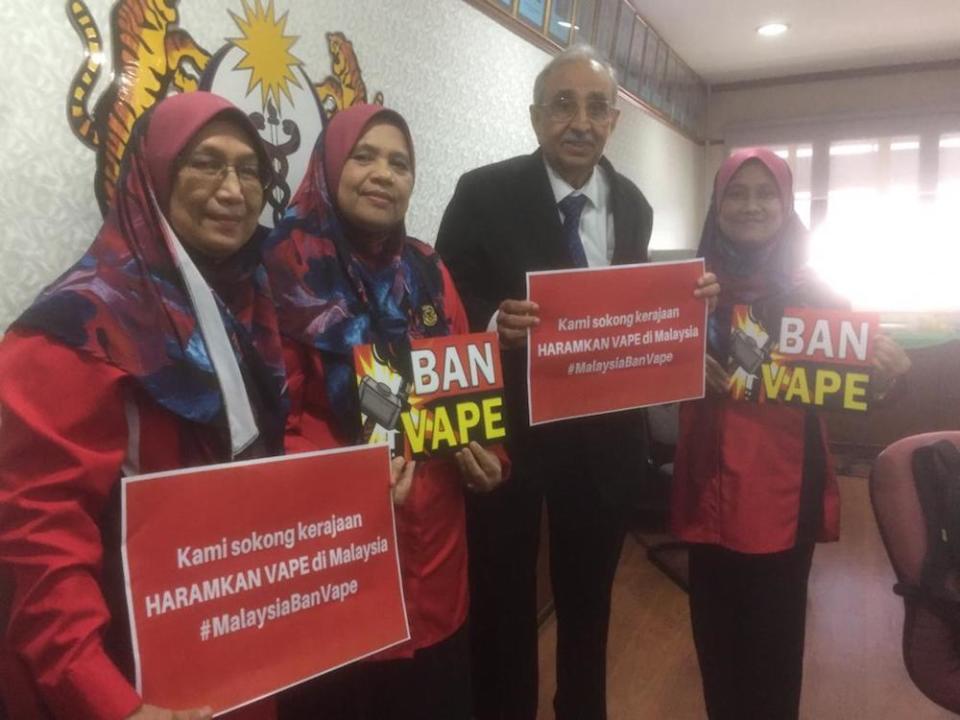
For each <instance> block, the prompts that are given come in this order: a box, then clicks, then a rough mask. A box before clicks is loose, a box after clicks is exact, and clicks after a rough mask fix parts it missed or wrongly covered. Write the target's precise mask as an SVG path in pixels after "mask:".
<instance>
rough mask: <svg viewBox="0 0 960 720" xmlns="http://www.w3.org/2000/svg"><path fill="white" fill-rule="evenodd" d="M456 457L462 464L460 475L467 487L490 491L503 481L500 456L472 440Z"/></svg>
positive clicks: (460, 464)
mask: <svg viewBox="0 0 960 720" xmlns="http://www.w3.org/2000/svg"><path fill="white" fill-rule="evenodd" d="M454 457H455V458H456V459H457V465H459V466H460V475H461V477H463V480H464V482H465V483H466V485H467V487H468V488H470V489H471V490H473V491H475V492H490V491H491V490H493V489H495V488H496V487H497V486H498V485H499V484H500V483H501V482H503V467H502V465H501V464H500V458H498V457H497V456H496V455H494V454H493V453H492V452H490V451H489V450H487V449H486V448H485V447H483V446H482V445H480V443H478V442H471V443H470V444H469V445H468V446H467V447H465V448H463V449H462V450H459V451H458V452H457V454H456V455H454Z"/></svg>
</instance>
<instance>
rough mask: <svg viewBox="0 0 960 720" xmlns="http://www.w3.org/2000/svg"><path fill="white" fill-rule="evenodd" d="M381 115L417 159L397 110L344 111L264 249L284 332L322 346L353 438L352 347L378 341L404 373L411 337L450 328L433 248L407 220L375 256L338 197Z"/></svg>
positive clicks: (335, 404)
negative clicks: (410, 232) (351, 160)
mask: <svg viewBox="0 0 960 720" xmlns="http://www.w3.org/2000/svg"><path fill="white" fill-rule="evenodd" d="M380 119H383V120H386V121H387V122H390V123H392V124H394V125H396V126H397V127H398V128H400V130H401V131H402V132H403V134H404V135H405V137H406V139H407V144H408V146H409V148H410V155H411V160H412V158H413V143H412V141H411V138H410V131H409V128H408V127H407V124H406V122H405V121H404V120H403V118H402V117H401V116H400V115H399V114H398V113H396V112H394V111H392V110H386V109H384V108H381V107H378V106H376V105H355V106H353V107H351V108H349V109H347V110H342V111H340V112H339V113H337V114H336V116H334V118H333V120H331V122H330V124H329V125H328V126H327V128H326V130H325V131H324V133H323V135H321V137H320V138H319V139H318V140H317V144H316V146H315V147H314V151H313V154H312V156H311V158H310V164H309V166H308V168H307V173H306V175H305V176H304V179H303V182H302V183H301V185H300V188H299V189H298V190H297V193H296V195H295V196H294V198H293V201H292V202H291V205H290V207H289V209H288V210H287V213H286V215H285V217H284V219H283V220H282V222H281V223H280V224H279V225H278V226H277V228H276V229H275V230H274V231H273V233H272V234H271V235H270V237H269V238H268V240H267V245H266V249H265V261H266V264H267V268H268V270H269V272H270V284H271V287H272V288H273V292H274V296H275V298H276V301H277V305H278V313H279V318H280V331H281V333H282V334H283V335H284V336H286V337H289V338H291V339H293V340H295V341H297V342H299V343H302V344H303V345H305V346H307V347H308V348H312V349H315V350H318V351H320V353H321V358H322V362H323V369H324V382H325V386H326V394H327V399H328V402H329V403H330V407H331V409H332V410H333V414H334V416H335V418H336V422H337V426H338V427H337V431H338V435H339V436H340V437H341V438H343V439H344V440H346V441H353V440H354V439H355V438H356V437H357V435H358V433H359V431H360V409H359V402H358V398H357V391H356V383H355V379H354V375H355V373H354V367H353V347H354V346H355V345H362V344H367V343H373V344H375V345H376V346H377V350H378V352H379V353H380V355H381V356H382V357H385V358H388V359H389V360H390V362H391V364H393V365H394V367H397V368H398V369H400V371H401V373H405V372H409V368H405V367H404V366H405V364H408V360H409V358H408V356H409V349H410V339H411V338H418V337H433V336H440V335H447V334H449V329H448V328H447V324H446V320H445V315H444V312H443V283H442V278H441V275H440V272H439V268H438V265H437V262H438V259H437V256H436V255H435V254H434V252H433V248H431V247H430V246H429V245H426V244H424V243H421V242H419V241H417V240H414V239H413V238H410V237H407V235H406V231H405V229H404V227H403V224H402V223H401V224H400V225H398V227H396V228H395V229H394V231H393V232H391V233H390V234H389V236H388V237H387V239H386V242H385V243H384V246H383V249H382V251H381V252H379V253H378V254H377V256H376V257H370V256H369V255H368V254H364V252H363V250H362V249H361V247H360V246H359V244H358V243H355V242H353V241H352V240H353V238H355V237H356V232H357V231H356V230H355V229H354V228H353V227H352V226H351V225H350V224H349V223H348V222H346V220H345V219H344V218H343V217H341V215H340V210H339V208H338V207H337V205H336V202H335V197H336V192H335V190H334V188H337V187H339V183H340V178H341V175H342V173H343V167H344V165H345V164H346V162H347V159H348V157H349V155H350V152H351V151H352V150H353V148H354V146H355V145H356V144H357V142H358V141H359V140H360V138H361V137H362V136H363V134H364V133H365V131H366V128H367V127H368V126H369V125H370V124H371V122H373V121H374V120H380ZM427 308H429V310H427V311H426V312H425V309H427ZM425 317H428V318H429V319H430V320H429V322H424V318H425ZM405 361H407V362H406V363H405Z"/></svg>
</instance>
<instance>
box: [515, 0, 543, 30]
mask: <svg viewBox="0 0 960 720" xmlns="http://www.w3.org/2000/svg"><path fill="white" fill-rule="evenodd" d="M517 17H519V18H520V19H521V20H523V21H524V22H525V23H526V24H527V25H530V26H532V27H535V28H536V29H537V30H543V23H544V20H546V17H547V0H520V4H519V5H518V6H517Z"/></svg>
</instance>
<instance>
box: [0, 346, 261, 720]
mask: <svg viewBox="0 0 960 720" xmlns="http://www.w3.org/2000/svg"><path fill="white" fill-rule="evenodd" d="M198 431H199V430H198V428H197V426H194V425H190V424H188V423H186V422H185V421H183V420H180V419H179V418H178V417H176V416H175V415H173V414H172V413H170V412H168V411H167V410H165V409H163V408H161V407H160V406H159V405H157V404H156V403H155V402H153V401H152V400H151V399H149V398H148V397H147V396H146V395H145V394H144V393H143V392H142V391H140V390H139V389H138V388H137V387H135V386H134V385H133V383H130V382H128V379H127V377H126V375H125V374H124V373H123V372H122V371H120V370H118V369H117V368H115V367H113V366H111V365H108V364H106V363H103V362H99V361H97V360H94V359H91V358H88V357H86V356H84V355H81V354H80V353H77V352H76V351H75V350H73V349H71V348H68V347H66V346H64V345H61V344H59V343H56V342H54V341H52V340H49V339H48V338H46V337H45V336H43V335H37V334H27V333H23V332H20V331H14V332H11V333H9V334H8V335H7V336H6V337H5V338H4V339H3V341H2V342H0V517H2V520H0V567H2V572H3V577H2V578H0V595H8V596H7V597H0V602H2V604H3V606H4V607H2V608H0V615H2V614H4V613H6V612H9V618H8V624H7V625H6V626H5V630H6V633H5V636H4V637H3V640H2V641H0V692H2V695H3V701H4V703H5V704H6V706H7V710H8V712H9V714H10V717H11V718H12V719H13V720H40V719H41V718H50V717H55V718H62V719H63V720H68V719H69V720H88V719H89V720H121V719H122V718H126V717H127V716H128V715H130V714H131V713H133V712H134V711H135V710H136V709H137V708H138V707H139V706H140V705H141V704H142V700H141V699H140V696H139V695H138V694H137V692H136V690H135V689H134V688H133V686H132V685H131V683H130V681H129V680H128V679H127V676H126V674H125V673H124V672H123V671H122V670H121V667H127V668H128V672H129V663H130V647H129V638H128V635H127V628H126V627H125V623H126V618H124V617H112V616H111V608H113V609H114V611H115V612H125V610H124V608H125V603H124V599H123V598H124V595H123V586H122V579H121V578H120V576H119V573H118V572H115V569H116V567H115V566H116V563H114V562H113V560H116V559H118V558H119V542H120V537H119V524H118V523H117V524H115V523H114V522H112V520H116V518H117V517H118V510H119V507H118V505H117V498H118V497H119V495H115V496H113V497H111V494H112V493H115V491H116V486H117V482H118V480H119V479H120V477H121V475H123V474H134V473H146V472H159V471H162V470H169V469H172V468H179V467H186V466H191V465H200V464H204V463H205V462H209V460H207V459H206V458H204V457H201V456H200V455H198V450H197V448H196V446H194V443H193V442H191V438H195V437H196V435H197V433H198ZM117 567H118V566H117ZM8 593H9V594H8ZM274 716H275V711H274V708H273V701H272V700H268V701H264V702H260V703H257V704H256V705H254V706H250V707H248V708H247V709H245V710H243V711H241V712H238V713H236V714H234V713H231V714H230V715H229V716H228V717H230V718H231V720H238V719H239V718H240V717H243V718H248V719H249V720H253V719H254V718H257V719H258V720H266V719H268V718H272V717H274Z"/></svg>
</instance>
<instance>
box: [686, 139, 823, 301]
mask: <svg viewBox="0 0 960 720" xmlns="http://www.w3.org/2000/svg"><path fill="white" fill-rule="evenodd" d="M748 162H758V163H761V164H762V165H763V167H764V168H766V170H767V171H768V172H769V173H770V175H771V177H772V178H773V180H774V183H775V184H776V186H777V189H778V190H779V193H780V201H781V202H782V203H783V224H782V225H781V226H780V229H779V231H778V232H777V234H776V235H775V236H774V238H773V239H772V240H771V241H770V242H768V243H767V244H766V245H764V246H762V247H759V248H742V247H738V246H737V245H735V244H734V243H732V242H731V240H730V239H729V238H727V237H725V236H724V234H723V232H722V231H721V230H720V226H719V223H718V222H717V216H718V214H719V212H720V204H721V202H722V201H723V196H724V193H725V192H726V190H727V187H728V186H729V185H730V181H731V180H732V179H733V177H734V175H736V174H737V171H739V170H740V168H742V167H743V166H744V164H745V163H748ZM806 254H807V229H806V228H805V227H804V225H803V222H802V221H801V220H800V218H799V216H798V215H797V213H796V211H795V210H794V202H793V174H792V173H791V172H790V166H789V165H788V164H787V163H786V161H785V160H783V158H781V157H779V156H778V155H776V154H775V153H773V152H771V151H770V150H768V149H766V148H759V147H756V148H744V149H742V150H737V151H736V152H734V153H732V154H731V155H730V157H728V158H727V159H726V160H724V162H723V164H722V165H721V166H720V169H719V170H718V171H717V175H716V178H715V179H714V183H713V198H712V200H711V202H710V209H709V211H708V213H707V219H706V221H705V222H704V225H703V232H702V233H701V235H700V247H699V249H698V250H697V257H702V258H705V259H706V261H707V269H708V270H710V271H712V272H714V273H716V274H717V277H718V279H719V280H720V287H721V295H720V303H721V305H735V304H738V303H751V302H754V301H755V300H757V299H760V298H762V297H766V296H770V295H776V294H781V293H784V292H787V291H789V290H790V289H791V288H793V287H794V286H796V285H797V284H799V283H801V282H803V281H805V280H806V278H807V269H806Z"/></svg>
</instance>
